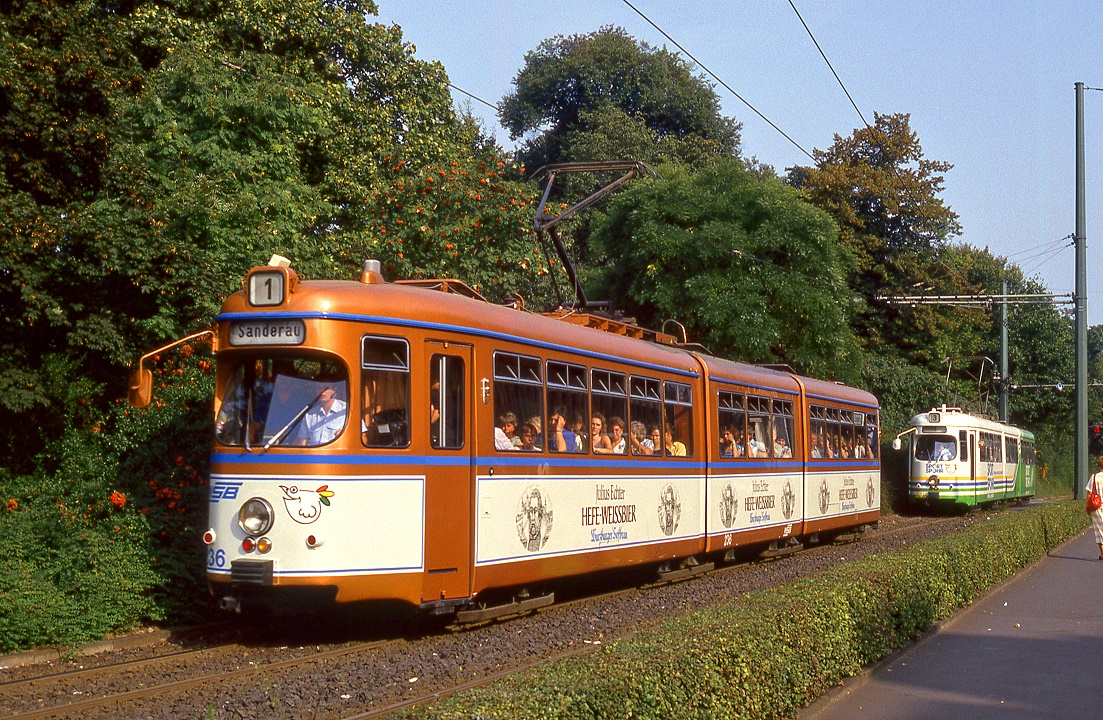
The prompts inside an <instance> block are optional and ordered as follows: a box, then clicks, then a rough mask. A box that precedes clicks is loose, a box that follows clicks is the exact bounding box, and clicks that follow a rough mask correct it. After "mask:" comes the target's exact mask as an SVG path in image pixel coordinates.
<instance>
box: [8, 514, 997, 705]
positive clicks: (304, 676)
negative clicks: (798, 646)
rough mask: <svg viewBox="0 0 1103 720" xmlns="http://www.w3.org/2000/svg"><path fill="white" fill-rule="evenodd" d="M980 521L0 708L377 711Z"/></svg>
mask: <svg viewBox="0 0 1103 720" xmlns="http://www.w3.org/2000/svg"><path fill="white" fill-rule="evenodd" d="M979 519H980V518H977V517H965V518H962V517H954V518H935V519H929V518H928V519H910V520H907V521H905V522H898V523H897V524H895V525H890V526H887V527H881V528H877V529H875V530H872V531H870V532H868V533H866V535H865V536H864V537H863V540H862V541H861V542H858V543H851V544H846V545H835V544H828V543H824V544H821V545H815V546H810V547H809V548H807V549H806V550H805V551H804V552H801V553H797V554H795V555H792V556H789V557H785V558H780V559H777V560H772V561H770V562H752V563H736V564H725V565H720V566H719V567H717V568H716V569H714V570H712V571H711V572H708V573H701V574H700V575H699V576H697V579H695V581H694V582H692V583H690V582H675V583H667V584H653V585H647V586H639V585H637V586H632V587H619V588H616V589H614V590H609V591H605V592H598V593H594V594H588V595H578V596H573V597H569V598H567V599H566V600H565V601H563V602H558V603H556V604H555V605H552V606H550V607H547V608H543V609H540V610H537V611H534V612H530V613H527V614H526V616H525V617H522V618H518V619H516V620H514V621H511V622H502V621H490V622H486V623H482V624H479V625H475V626H470V627H465V628H460V630H461V631H460V632H451V633H448V632H443V633H442V632H435V633H429V634H426V635H424V636H418V637H412V638H410V639H394V638H392V639H385V640H373V641H369V642H354V643H352V644H349V643H347V642H346V643H343V644H341V645H339V646H318V647H317V648H314V647H312V648H309V649H308V648H301V649H289V648H286V647H280V648H276V647H260V648H258V647H256V646H253V647H250V646H245V645H240V644H228V645H220V646H216V647H212V648H203V649H198V650H189V651H182V652H175V653H170V654H166V655H162V656H158V657H154V658H144V659H140V660H135V661H133V662H123V663H108V664H104V665H101V666H99V667H95V668H89V669H87V670H74V671H66V672H57V673H52V674H49V675H41V676H38V677H34V678H25V679H20V680H14V681H10V682H7V683H0V716H2V717H5V718H13V719H20V720H29V719H30V718H48V717H78V716H79V717H80V718H81V720H96V719H97V718H101V717H103V718H108V717H110V718H117V717H142V718H159V717H166V718H170V717H181V716H186V717H210V718H252V717H257V718H261V717H272V716H273V715H286V716H291V717H302V716H310V717H318V718H347V719H349V720H351V719H352V718H356V719H357V720H363V719H365V718H371V717H378V716H381V715H384V714H387V713H390V712H393V711H395V710H398V709H401V708H404V707H409V706H411V705H416V704H419V703H425V702H431V701H433V700H436V699H439V698H442V697H445V696H447V695H451V694H453V693H456V692H460V691H462V690H466V689H469V688H472V687H477V686H479V685H483V684H486V683H489V682H493V681H494V680H496V679H498V678H500V677H503V676H505V675H508V674H511V673H514V672H517V671H519V670H523V669H525V668H528V667H532V666H535V665H539V664H542V663H547V662H550V661H553V660H556V659H560V658H563V657H568V656H571V655H575V654H578V653H581V652H586V651H588V650H591V649H594V648H596V647H600V645H601V644H603V643H607V642H610V641H612V640H615V639H618V638H621V637H625V636H628V635H631V634H634V633H636V632H638V631H639V630H640V629H642V628H646V627H648V626H651V625H653V624H656V623H658V622H660V621H661V620H662V619H663V617H666V616H668V615H670V614H674V613H677V612H681V611H683V610H686V609H689V608H699V607H701V606H702V605H704V604H707V603H708V602H717V601H718V600H719V599H726V598H730V597H732V596H733V595H737V594H741V593H743V592H749V591H752V590H756V589H760V588H762V587H768V586H770V585H775V584H781V583H784V582H789V581H791V580H793V579H796V578H798V577H802V576H805V575H808V574H812V573H814V572H818V571H819V570H822V569H824V568H826V567H830V566H832V565H834V564H837V563H838V562H840V561H845V560H846V559H851V558H853V557H857V556H861V555H864V554H872V553H876V552H881V551H883V550H887V549H891V547H892V546H901V545H906V544H911V543H912V542H914V541H916V540H917V539H922V538H924V537H927V536H933V535H937V534H941V533H942V532H946V531H949V530H951V529H952V528H954V527H956V526H958V525H962V524H969V523H972V522H976V521H979ZM288 653H291V654H294V655H295V656H294V657H287V654H288ZM77 693H80V694H77ZM20 699H21V701H20ZM36 700H41V701H42V702H41V703H36V702H35V701H36ZM169 708H177V709H176V710H169Z"/></svg>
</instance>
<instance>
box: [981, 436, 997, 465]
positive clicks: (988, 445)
mask: <svg viewBox="0 0 1103 720" xmlns="http://www.w3.org/2000/svg"><path fill="white" fill-rule="evenodd" d="M979 440H980V443H979V444H980V453H979V455H980V461H981V462H1001V461H1002V460H1003V457H1002V453H1001V448H1000V436H999V435H996V434H995V433H990V432H982V433H980V436H979Z"/></svg>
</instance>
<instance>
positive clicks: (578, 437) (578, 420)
mask: <svg viewBox="0 0 1103 720" xmlns="http://www.w3.org/2000/svg"><path fill="white" fill-rule="evenodd" d="M570 426H571V432H573V433H574V449H575V452H586V420H585V419H584V418H583V417H582V413H580V412H575V414H574V416H573V419H572V420H571V422H570Z"/></svg>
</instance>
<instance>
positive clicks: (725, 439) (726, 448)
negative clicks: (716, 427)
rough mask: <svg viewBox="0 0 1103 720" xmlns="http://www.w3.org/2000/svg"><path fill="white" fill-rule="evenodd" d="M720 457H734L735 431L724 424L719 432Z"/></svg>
mask: <svg viewBox="0 0 1103 720" xmlns="http://www.w3.org/2000/svg"><path fill="white" fill-rule="evenodd" d="M740 455H742V452H741V453H740ZM720 457H722V458H733V457H736V454H735V433H733V432H732V429H731V427H728V426H725V427H724V430H723V431H722V432H721V433H720Z"/></svg>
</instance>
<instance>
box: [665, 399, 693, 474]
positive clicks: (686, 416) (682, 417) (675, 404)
mask: <svg viewBox="0 0 1103 720" xmlns="http://www.w3.org/2000/svg"><path fill="white" fill-rule="evenodd" d="M665 385H666V395H665V401H664V403H663V420H664V425H665V427H664V428H663V446H664V447H665V448H666V454H667V455H670V456H674V457H680V456H690V455H693V388H691V387H690V386H689V385H686V384H684V383H676V382H670V381H669V380H667V381H666V383H665Z"/></svg>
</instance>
